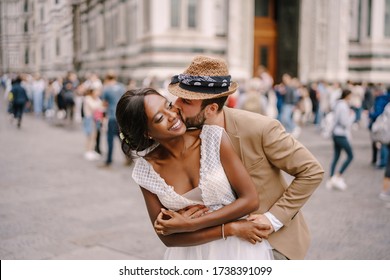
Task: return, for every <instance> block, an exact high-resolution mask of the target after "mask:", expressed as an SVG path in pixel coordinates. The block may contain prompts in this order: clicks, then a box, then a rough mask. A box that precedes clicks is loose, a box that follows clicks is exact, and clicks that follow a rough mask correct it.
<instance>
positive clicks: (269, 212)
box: [168, 56, 324, 259]
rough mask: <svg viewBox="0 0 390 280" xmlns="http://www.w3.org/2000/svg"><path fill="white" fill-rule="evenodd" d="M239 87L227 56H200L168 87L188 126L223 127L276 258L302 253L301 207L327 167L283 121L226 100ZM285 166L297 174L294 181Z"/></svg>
mask: <svg viewBox="0 0 390 280" xmlns="http://www.w3.org/2000/svg"><path fill="white" fill-rule="evenodd" d="M237 88H238V84H237V83H236V82H234V81H231V76H230V75H229V72H228V67H227V64H226V62H224V61H223V60H220V59H217V58H211V57H206V56H197V57H195V58H194V59H193V61H192V62H191V64H190V65H189V67H188V68H187V69H186V70H185V71H184V72H183V74H180V75H177V76H174V77H173V78H172V82H171V84H170V85H169V86H168V91H169V92H170V93H171V94H173V95H175V96H177V97H178V98H177V100H176V102H175V105H176V106H178V107H179V108H180V109H181V112H182V115H183V118H184V119H185V122H186V125H187V127H201V126H202V125H203V124H209V125H210V124H212V125H219V126H221V127H223V128H225V130H226V132H227V134H228V135H229V137H230V140H231V142H232V144H233V146H234V148H235V150H236V153H237V154H238V155H239V156H240V158H241V160H242V161H243V163H244V165H245V167H246V168H247V170H248V172H249V174H250V175H251V177H252V180H253V182H254V183H255V185H256V188H257V193H258V196H259V199H260V208H259V209H258V210H257V211H256V213H253V214H252V215H251V216H250V217H249V219H251V220H253V221H255V222H258V223H260V224H267V225H269V226H270V229H269V230H264V231H263V236H264V238H268V241H269V243H270V244H271V246H272V247H273V249H274V257H275V259H304V257H305V255H306V253H307V250H308V248H309V245H310V233H309V230H308V227H307V225H306V223H305V220H304V217H303V215H302V212H301V211H300V209H301V208H302V207H303V205H304V204H305V203H306V202H307V201H308V199H309V198H310V196H311V195H312V194H313V192H314V191H315V189H316V188H317V187H318V186H319V184H320V183H321V181H322V177H323V173H324V170H323V168H322V167H321V165H320V164H319V162H318V161H317V160H316V159H315V158H314V156H313V155H312V154H311V153H310V152H309V151H308V150H307V149H306V148H305V147H304V146H303V145H302V144H301V143H300V142H298V141H297V140H296V139H295V138H294V137H293V136H292V135H291V134H289V133H287V132H286V131H285V129H284V128H283V126H282V125H281V124H280V123H279V121H277V120H275V119H272V118H269V117H266V116H263V115H260V114H256V113H251V112H247V111H243V110H238V109H232V108H228V107H226V106H224V104H225V102H226V100H227V98H228V96H229V95H230V94H232V93H233V92H235V91H236V89H237ZM282 171H284V172H286V173H287V174H289V175H291V176H292V177H293V178H294V179H293V180H292V182H291V183H290V184H287V182H286V181H285V179H284V177H283V174H282ZM193 211H196V209H195V210H189V211H187V212H186V215H189V214H188V213H192V212H193Z"/></svg>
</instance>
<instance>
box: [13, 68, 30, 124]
mask: <svg viewBox="0 0 390 280" xmlns="http://www.w3.org/2000/svg"><path fill="white" fill-rule="evenodd" d="M21 82H22V78H21V77H20V76H17V77H16V78H15V80H14V81H13V83H12V88H11V92H10V94H11V96H12V97H11V98H12V103H11V104H12V113H13V115H14V118H15V119H16V120H17V126H18V128H20V127H21V125H22V117H23V113H24V107H25V106H26V103H27V102H28V101H29V99H28V96H27V93H26V90H25V89H24V88H23V87H22V85H21Z"/></svg>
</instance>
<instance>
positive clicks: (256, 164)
mask: <svg viewBox="0 0 390 280" xmlns="http://www.w3.org/2000/svg"><path fill="white" fill-rule="evenodd" d="M223 110H224V114H225V129H226V132H227V134H228V135H229V137H230V140H231V142H232V144H233V146H234V148H235V150H236V152H237V154H238V155H239V156H240V158H241V160H242V161H243V163H244V165H245V167H246V169H247V170H248V171H249V173H250V175H251V177H252V179H253V181H254V183H255V185H256V188H257V192H258V195H259V198H260V208H259V210H258V213H265V212H267V211H270V212H271V213H272V214H273V215H274V216H275V217H276V218H277V219H279V221H280V222H282V223H283V225H284V226H283V227H282V228H281V229H280V230H279V231H277V232H274V233H272V234H271V235H270V237H269V242H270V244H271V245H272V246H273V248H275V249H276V250H278V251H279V252H281V253H282V254H284V255H285V256H286V257H287V258H289V259H304V257H305V255H306V253H307V250H308V248H309V245H310V233H309V230H308V227H307V225H306V223H305V220H304V218H303V215H302V213H301V211H300V209H301V208H302V206H303V205H304V204H305V203H306V201H307V200H308V199H309V198H310V196H311V195H312V193H313V192H314V191H315V189H316V188H317V187H318V186H319V184H320V183H321V181H322V178H323V174H324V170H323V168H322V166H321V165H320V163H319V162H318V161H317V160H316V159H315V158H314V156H313V155H312V154H311V153H310V152H309V151H308V150H307V149H306V148H305V147H304V146H303V145H302V144H301V143H299V142H298V141H297V140H296V139H295V138H294V137H292V136H291V135H290V134H289V133H287V132H286V131H285V129H284V128H283V126H282V125H281V124H280V122H279V121H277V120H275V119H272V118H269V117H266V116H262V115H260V114H256V113H250V112H247V111H244V110H237V109H231V108H228V107H224V109H223ZM282 171H285V172H286V173H287V174H290V175H291V176H293V178H292V179H293V181H292V182H291V184H290V185H288V184H287V182H286V180H285V179H284V176H283V174H282Z"/></svg>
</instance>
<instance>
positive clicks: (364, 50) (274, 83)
mask: <svg viewBox="0 0 390 280" xmlns="http://www.w3.org/2000/svg"><path fill="white" fill-rule="evenodd" d="M198 54H202V55H208V56H213V57H220V58H223V59H225V60H226V61H227V63H228V65H229V70H230V74H231V75H232V78H233V80H236V81H238V82H239V84H240V88H239V90H238V91H237V92H236V93H234V94H232V95H231V96H230V97H229V99H228V101H227V104H226V105H227V106H229V107H235V108H240V109H244V110H249V111H253V112H257V113H260V114H264V115H268V116H270V117H273V118H277V119H278V120H280V121H281V122H282V124H283V125H284V126H285V127H286V129H287V130H288V132H290V133H292V134H293V135H294V136H295V137H296V138H298V140H300V141H301V142H302V143H303V144H304V145H305V146H306V147H308V149H309V150H310V151H311V152H312V153H313V154H314V155H315V156H316V157H317V158H318V160H319V161H320V163H321V164H322V165H323V167H324V169H325V170H326V174H325V178H324V182H323V183H322V184H321V185H320V187H319V188H318V190H317V191H316V192H315V193H314V194H313V197H312V198H311V199H310V200H309V202H308V203H307V205H305V207H304V209H303V212H304V214H305V216H306V218H307V221H308V224H309V228H310V229H311V230H312V236H313V243H312V247H311V248H310V251H309V253H308V256H307V259H389V258H390V242H389V239H388V236H389V232H390V215H389V209H390V205H389V202H383V201H381V200H379V198H378V195H379V193H380V191H381V188H382V185H383V177H384V176H383V173H384V167H385V165H386V162H387V160H388V148H387V147H386V145H382V144H381V143H378V142H373V141H372V139H371V137H370V130H369V127H370V124H371V123H372V122H373V120H374V118H375V117H376V116H377V114H378V112H377V110H378V108H379V107H378V106H379V105H380V106H381V109H382V110H383V108H384V105H385V104H384V103H383V101H384V100H386V102H389V100H390V90H389V89H390V88H389V85H390V0H207V1H206V0H0V82H1V83H0V155H1V156H0V258H1V259H161V257H162V254H163V252H164V246H163V245H162V243H161V242H160V240H159V239H158V238H157V237H156V235H155V233H154V232H153V230H152V226H151V223H150V221H149V218H148V216H147V212H146V208H145V206H144V201H143V198H142V195H141V193H140V191H139V188H138V186H136V185H135V184H134V182H133V181H132V179H131V169H132V166H133V165H132V164H133V163H132V161H131V160H130V159H127V158H125V157H124V156H123V154H122V152H121V150H120V142H119V140H118V137H116V136H117V135H114V134H112V133H111V134H110V132H109V129H108V122H109V119H110V118H112V117H113V116H110V115H109V113H108V108H110V106H111V108H115V106H116V104H104V101H107V100H106V99H105V98H104V96H105V91H107V89H108V88H110V87H111V86H113V85H116V86H118V87H120V88H121V90H122V91H123V92H124V91H125V90H126V89H133V88H136V87H146V86H151V87H154V88H156V89H158V90H159V91H160V92H161V93H162V94H164V95H166V96H167V97H168V98H172V96H170V94H169V93H168V92H167V90H166V88H167V85H168V84H169V82H170V79H171V77H172V76H173V75H175V74H179V73H182V72H183V71H184V69H185V68H186V67H187V66H188V65H189V63H190V61H191V60H192V58H193V57H194V56H195V55H198ZM18 86H20V87H21V88H23V90H24V91H25V93H26V96H27V99H26V102H25V104H24V105H25V106H24V109H23V121H21V120H22V118H20V121H19V119H18V118H17V117H16V116H15V114H14V111H13V103H15V94H13V93H12V92H13V91H14V92H15V88H16V87H18ZM20 87H19V88H20ZM345 88H348V89H350V90H351V91H352V95H353V97H352V98H351V101H350V105H351V109H352V110H353V111H354V113H355V115H356V119H355V121H354V124H353V126H352V136H353V139H352V146H353V149H354V160H353V162H352V164H351V167H350V168H349V169H348V172H346V175H345V179H346V182H347V184H348V189H347V190H346V191H344V192H340V191H335V190H329V189H326V188H325V182H326V180H327V179H328V177H329V172H328V171H329V167H330V163H331V159H332V149H333V147H332V141H331V139H329V135H327V124H326V116H327V114H328V113H329V112H330V111H331V110H332V108H333V106H334V104H335V102H336V101H337V100H338V99H339V98H340V95H341V92H342V90H343V89H345ZM287 89H289V90H287ZM23 90H22V91H23ZM287 92H290V93H291V95H289V96H288V97H287V94H286V93H287ZM107 106H108V107H107ZM286 107H289V108H293V109H292V110H291V111H290V114H289V115H288V118H286V115H283V114H282V111H283V108H286ZM88 118H89V120H91V121H92V127H90V129H87V128H88V127H86V120H87V119H88ZM91 129H92V130H91ZM91 131H92V132H91ZM110 136H112V137H114V140H108V139H109V137H110ZM110 141H113V142H110ZM109 142H110V143H109ZM110 147H111V149H113V150H112V151H111V152H110ZM108 157H111V162H110V164H107V158H108Z"/></svg>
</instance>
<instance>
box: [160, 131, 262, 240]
mask: <svg viewBox="0 0 390 280" xmlns="http://www.w3.org/2000/svg"><path fill="white" fill-rule="evenodd" d="M220 158H221V163H222V166H223V168H224V171H225V173H226V176H227V178H228V180H229V182H230V184H231V187H232V188H233V190H234V191H235V193H236V195H237V199H236V200H235V201H234V202H232V203H231V204H228V205H226V206H224V207H222V208H221V209H219V210H217V211H214V212H212V213H209V214H207V215H204V216H201V217H199V218H196V219H190V218H185V217H183V216H181V215H177V213H175V212H173V211H168V210H162V212H163V214H165V215H167V216H169V217H170V219H169V220H163V219H161V218H159V219H158V220H157V222H158V224H159V225H160V226H161V227H162V228H163V229H162V232H163V234H165V235H168V234H172V233H178V232H191V231H196V230H199V229H202V228H208V227H212V226H216V225H221V224H223V223H227V222H230V221H234V220H237V219H239V218H241V217H243V216H245V215H247V214H249V213H251V212H253V211H255V210H257V209H258V207H259V199H258V194H257V192H256V189H255V185H254V183H253V181H252V179H251V177H250V175H249V174H248V172H247V170H246V169H245V167H244V165H243V163H242V162H241V160H240V158H239V157H238V155H237V154H236V153H235V151H234V149H233V146H232V145H231V143H230V140H229V138H228V136H227V135H226V133H223V134H222V139H221V147H220ZM160 229H161V228H160Z"/></svg>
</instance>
